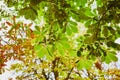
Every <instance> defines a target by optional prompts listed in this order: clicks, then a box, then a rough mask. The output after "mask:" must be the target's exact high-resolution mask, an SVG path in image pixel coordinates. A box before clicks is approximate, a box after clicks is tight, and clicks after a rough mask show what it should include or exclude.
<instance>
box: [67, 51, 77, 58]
mask: <svg viewBox="0 0 120 80" xmlns="http://www.w3.org/2000/svg"><path fill="white" fill-rule="evenodd" d="M69 54H70V57H77V56H76V51H73V50H71V51H69Z"/></svg>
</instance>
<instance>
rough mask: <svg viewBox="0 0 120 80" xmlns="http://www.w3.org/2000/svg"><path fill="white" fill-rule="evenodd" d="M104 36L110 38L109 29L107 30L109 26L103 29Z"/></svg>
mask: <svg viewBox="0 0 120 80" xmlns="http://www.w3.org/2000/svg"><path fill="white" fill-rule="evenodd" d="M102 34H103V35H104V36H105V37H107V36H108V29H107V26H104V27H103V31H102Z"/></svg>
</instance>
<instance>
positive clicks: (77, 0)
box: [76, 0, 87, 7]
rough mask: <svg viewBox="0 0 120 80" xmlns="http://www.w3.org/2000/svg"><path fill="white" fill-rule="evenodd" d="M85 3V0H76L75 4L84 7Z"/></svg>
mask: <svg viewBox="0 0 120 80" xmlns="http://www.w3.org/2000/svg"><path fill="white" fill-rule="evenodd" d="M86 3H87V0H76V4H77V6H82V7H85V4H86Z"/></svg>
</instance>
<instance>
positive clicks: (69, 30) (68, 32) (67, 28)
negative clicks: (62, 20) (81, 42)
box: [66, 26, 72, 35]
mask: <svg viewBox="0 0 120 80" xmlns="http://www.w3.org/2000/svg"><path fill="white" fill-rule="evenodd" d="M66 32H67V34H68V35H71V34H72V29H71V28H70V27H69V26H67V27H66Z"/></svg>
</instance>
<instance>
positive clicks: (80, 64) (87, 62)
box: [77, 59, 93, 70]
mask: <svg viewBox="0 0 120 80" xmlns="http://www.w3.org/2000/svg"><path fill="white" fill-rule="evenodd" d="M92 65H93V61H92V60H84V59H81V60H80V61H79V62H78V63H77V68H78V69H79V70H81V69H84V68H85V69H90V68H91V67H92Z"/></svg>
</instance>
